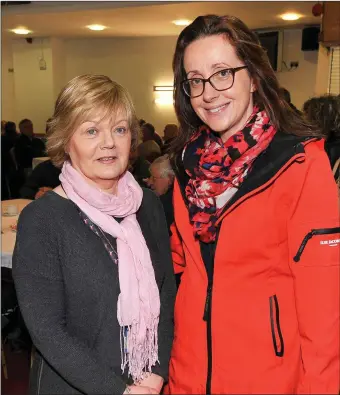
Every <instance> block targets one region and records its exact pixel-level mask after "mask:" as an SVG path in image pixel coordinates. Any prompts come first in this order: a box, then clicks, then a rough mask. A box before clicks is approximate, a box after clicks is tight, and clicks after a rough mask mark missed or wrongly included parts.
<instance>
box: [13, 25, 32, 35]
mask: <svg viewBox="0 0 340 395" xmlns="http://www.w3.org/2000/svg"><path fill="white" fill-rule="evenodd" d="M11 31H12V32H13V33H15V34H29V33H32V31H31V30H28V29H26V28H25V27H17V28H16V29H12V30H11Z"/></svg>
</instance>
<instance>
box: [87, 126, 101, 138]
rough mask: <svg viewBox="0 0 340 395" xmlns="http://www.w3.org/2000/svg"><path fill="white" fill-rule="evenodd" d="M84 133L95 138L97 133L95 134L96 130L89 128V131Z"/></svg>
mask: <svg viewBox="0 0 340 395" xmlns="http://www.w3.org/2000/svg"><path fill="white" fill-rule="evenodd" d="M86 133H87V134H88V135H89V136H91V137H93V136H95V135H96V134H97V133H98V132H97V130H96V129H93V128H91V129H88V130H87V131H86Z"/></svg>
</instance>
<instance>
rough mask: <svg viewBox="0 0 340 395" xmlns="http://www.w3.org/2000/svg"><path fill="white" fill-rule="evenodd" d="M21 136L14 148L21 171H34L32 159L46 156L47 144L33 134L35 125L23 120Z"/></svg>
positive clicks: (20, 128)
mask: <svg viewBox="0 0 340 395" xmlns="http://www.w3.org/2000/svg"><path fill="white" fill-rule="evenodd" d="M19 130H20V136H19V138H18V139H17V141H16V143H15V146H14V153H15V158H16V161H17V163H18V168H19V170H21V171H22V170H24V169H32V159H33V158H37V157H41V156H46V154H45V144H44V143H43V142H42V141H41V140H40V139H38V138H36V137H34V134H33V123H32V121H30V120H29V119H23V120H22V121H20V123H19Z"/></svg>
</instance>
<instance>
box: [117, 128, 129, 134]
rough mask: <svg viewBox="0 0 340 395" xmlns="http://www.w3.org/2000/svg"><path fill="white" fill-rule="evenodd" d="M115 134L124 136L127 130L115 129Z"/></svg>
mask: <svg viewBox="0 0 340 395" xmlns="http://www.w3.org/2000/svg"><path fill="white" fill-rule="evenodd" d="M116 132H117V133H118V134H125V133H126V132H127V128H124V127H119V128H117V129H116Z"/></svg>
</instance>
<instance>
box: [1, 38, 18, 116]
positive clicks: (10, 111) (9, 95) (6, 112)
mask: <svg viewBox="0 0 340 395" xmlns="http://www.w3.org/2000/svg"><path fill="white" fill-rule="evenodd" d="M8 69H13V56H12V42H11V41H4V40H2V41H1V119H4V120H6V121H13V120H14V119H15V96H14V73H13V72H10V71H8Z"/></svg>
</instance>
